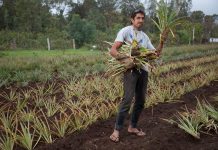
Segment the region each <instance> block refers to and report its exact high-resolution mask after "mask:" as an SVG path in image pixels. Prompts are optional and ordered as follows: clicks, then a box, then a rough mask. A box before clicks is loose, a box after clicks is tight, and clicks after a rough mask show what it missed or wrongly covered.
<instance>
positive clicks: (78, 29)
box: [69, 15, 96, 47]
mask: <svg viewBox="0 0 218 150" xmlns="http://www.w3.org/2000/svg"><path fill="white" fill-rule="evenodd" d="M69 33H70V35H71V37H72V38H73V39H75V41H76V44H77V47H80V46H82V45H83V44H84V43H90V42H92V41H93V40H94V39H95V35H96V27H95V25H93V24H92V23H90V22H88V21H87V20H84V19H81V18H80V16H79V15H74V16H73V17H72V20H71V22H70V24H69Z"/></svg>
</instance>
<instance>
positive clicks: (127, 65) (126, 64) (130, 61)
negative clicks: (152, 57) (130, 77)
mask: <svg viewBox="0 0 218 150" xmlns="http://www.w3.org/2000/svg"><path fill="white" fill-rule="evenodd" d="M117 60H118V61H119V62H120V63H121V64H123V65H124V67H125V68H126V69H131V68H134V67H135V66H136V65H135V63H134V61H133V59H132V58H131V57H129V56H126V57H125V58H122V59H117Z"/></svg>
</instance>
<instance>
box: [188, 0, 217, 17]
mask: <svg viewBox="0 0 218 150" xmlns="http://www.w3.org/2000/svg"><path fill="white" fill-rule="evenodd" d="M194 10H201V11H203V12H204V14H206V15H213V14H218V0H192V9H191V11H194Z"/></svg>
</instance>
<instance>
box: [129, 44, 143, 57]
mask: <svg viewBox="0 0 218 150" xmlns="http://www.w3.org/2000/svg"><path fill="white" fill-rule="evenodd" d="M140 54H141V52H140V48H139V47H138V46H136V47H134V48H132V49H131V56H139V55H140Z"/></svg>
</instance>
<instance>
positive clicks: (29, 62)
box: [0, 44, 218, 150]
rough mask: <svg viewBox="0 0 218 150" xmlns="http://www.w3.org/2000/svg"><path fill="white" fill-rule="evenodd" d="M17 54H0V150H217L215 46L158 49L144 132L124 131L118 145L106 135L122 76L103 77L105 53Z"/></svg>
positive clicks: (217, 62) (118, 98)
mask: <svg viewBox="0 0 218 150" xmlns="http://www.w3.org/2000/svg"><path fill="white" fill-rule="evenodd" d="M22 53H23V54H22V55H19V53H18V52H16V51H9V52H7V51H3V52H0V116H1V117H0V149H3V150H12V149H14V150H26V149H27V150H31V149H37V150H42V149H46V150H48V149H53V150H58V149H67V150H68V149H72V150H74V149H146V150H153V149H181V150H182V149H205V150H206V149H208V150H209V149H210V150H211V149H217V147H218V144H217V140H218V135H217V133H218V109H217V106H218V45H217V44H209V45H194V46H180V47H169V48H165V49H164V51H163V55H162V56H161V58H160V59H158V60H157V62H156V64H155V68H154V69H152V71H151V72H150V73H149V82H148V92H147V95H146V103H145V105H144V106H145V108H144V111H143V112H142V115H141V118H140V121H139V126H140V127H141V128H142V129H143V130H144V131H145V132H146V135H145V137H136V136H134V135H129V134H128V133H127V132H125V130H123V131H121V135H122V136H121V141H120V142H119V143H113V142H111V141H110V139H109V135H110V133H111V132H112V131H113V126H114V122H115V115H116V113H117V111H118V105H119V103H120V101H121V98H122V96H123V86H122V74H121V75H118V76H114V77H111V76H110V75H109V74H107V70H106V69H107V61H108V59H109V57H110V56H109V55H108V53H107V52H101V51H95V50H94V51H89V50H81V51H77V50H69V51H68V50H67V51H64V52H57V51H50V52H47V51H23V52H22ZM129 113H131V109H130V112H129ZM127 119H129V118H127ZM124 126H125V127H127V121H126V122H125V125H124ZM126 129H127V128H126Z"/></svg>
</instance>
